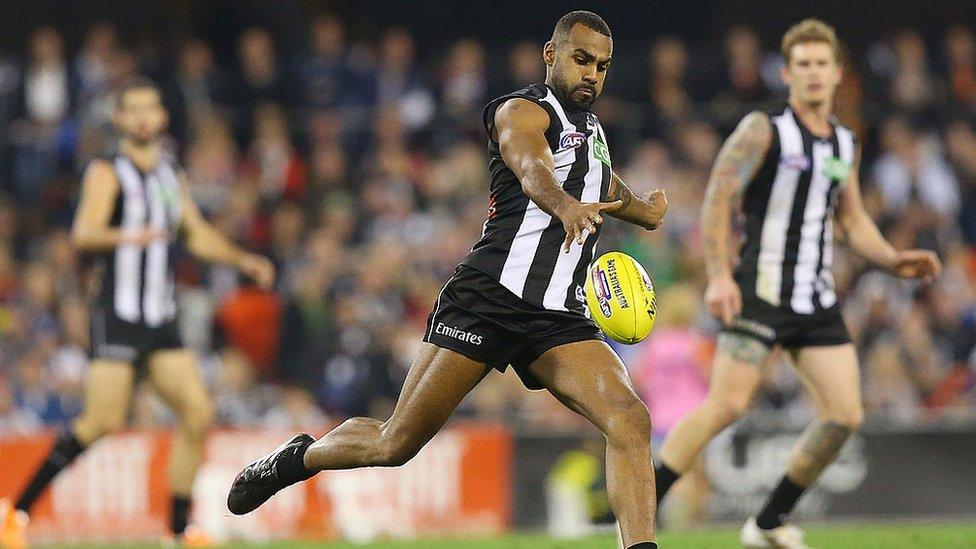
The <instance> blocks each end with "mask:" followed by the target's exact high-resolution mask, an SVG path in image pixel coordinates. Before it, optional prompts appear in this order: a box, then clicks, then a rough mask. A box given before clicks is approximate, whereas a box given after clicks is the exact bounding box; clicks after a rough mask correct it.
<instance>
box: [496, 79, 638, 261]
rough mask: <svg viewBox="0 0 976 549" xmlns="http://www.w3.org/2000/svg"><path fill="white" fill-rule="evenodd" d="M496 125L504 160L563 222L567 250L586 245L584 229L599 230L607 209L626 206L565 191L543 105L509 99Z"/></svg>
mask: <svg viewBox="0 0 976 549" xmlns="http://www.w3.org/2000/svg"><path fill="white" fill-rule="evenodd" d="M495 128H496V131H497V132H498V136H497V138H498V145H499V148H500V150H501V154H502V159H503V160H504V161H505V165H506V166H508V167H509V168H510V169H511V170H512V172H513V173H514V174H515V175H516V177H518V179H519V181H520V182H521V184H522V189H523V190H524V191H525V194H526V196H528V197H529V198H530V199H531V200H532V201H533V202H535V203H536V204H538V205H539V207H540V208H542V210H543V211H545V212H546V213H548V214H549V215H552V216H555V217H557V218H559V220H560V221H562V222H563V228H564V229H565V230H566V242H565V243H564V249H565V250H566V251H569V247H570V245H571V244H572V242H573V240H575V241H576V243H577V244H580V245H582V244H583V240H584V239H585V235H584V232H587V231H588V232H590V233H593V232H596V226H597V225H599V224H600V223H603V215H602V213H603V212H607V213H610V212H612V211H614V210H616V209H617V208H619V207H620V206H621V205H622V203H621V202H620V201H619V200H618V201H614V202H598V203H594V204H583V203H581V202H579V201H578V200H576V199H575V198H573V197H571V196H569V195H568V194H566V192H565V191H563V189H562V186H561V185H560V184H559V180H558V179H556V174H555V171H554V170H555V162H554V161H553V158H552V151H550V150H549V144H548V142H547V141H546V136H545V133H546V130H547V129H548V128H549V115H548V114H547V113H546V111H545V110H544V109H543V108H542V107H540V106H538V105H536V104H534V103H532V102H531V101H528V100H526V99H517V98H516V99H511V100H509V101H506V102H505V103H504V104H503V105H501V106H500V107H498V110H497V111H496V112H495Z"/></svg>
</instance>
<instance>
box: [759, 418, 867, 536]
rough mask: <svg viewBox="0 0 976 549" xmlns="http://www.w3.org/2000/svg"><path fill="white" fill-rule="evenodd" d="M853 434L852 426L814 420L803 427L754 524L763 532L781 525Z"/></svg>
mask: <svg viewBox="0 0 976 549" xmlns="http://www.w3.org/2000/svg"><path fill="white" fill-rule="evenodd" d="M853 432H854V428H853V427H851V426H849V425H843V424H840V423H836V422H833V421H823V420H818V421H815V422H814V423H812V424H811V425H810V426H809V427H807V429H806V431H804V432H803V434H802V435H801V436H800V440H799V441H798V442H797V445H796V448H795V449H794V450H793V455H792V456H791V458H790V463H789V466H788V468H787V470H786V475H785V476H784V477H783V479H782V480H781V481H780V483H779V485H777V487H776V489H775V490H774V491H773V493H772V494H770V496H769V499H768V500H767V501H766V505H765V506H764V507H763V509H762V510H761V511H760V512H759V515H757V516H756V524H757V525H758V526H759V527H760V528H762V529H764V530H770V529H773V528H776V527H778V526H781V525H782V524H783V518H784V517H786V516H787V515H789V514H790V512H792V511H793V508H794V507H796V503H797V501H799V499H800V496H802V495H803V493H804V492H805V491H806V489H807V488H809V487H810V485H812V484H813V483H814V481H816V480H817V477H819V476H820V473H822V472H823V470H824V469H825V468H826V467H827V466H828V465H830V464H831V463H832V462H833V461H834V459H836V458H837V454H839V453H840V450H841V448H842V447H843V446H844V443H845V442H847V439H848V438H850V436H851V434H852V433H853Z"/></svg>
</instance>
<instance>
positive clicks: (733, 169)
mask: <svg viewBox="0 0 976 549" xmlns="http://www.w3.org/2000/svg"><path fill="white" fill-rule="evenodd" d="M838 50H839V46H838V42H837V37H836V35H835V33H834V29H833V28H831V27H830V26H828V25H827V24H826V23H824V22H822V21H818V20H815V19H808V20H805V21H803V22H801V23H799V24H797V25H795V26H793V27H792V28H790V29H789V30H788V31H787V32H786V34H785V36H783V41H782V53H783V56H784V58H785V61H786V66H785V68H784V69H783V73H782V75H783V80H784V81H785V82H786V84H787V86H788V87H789V103H788V105H787V106H786V107H785V108H784V109H780V110H778V111H777V112H775V113H771V114H766V113H762V112H753V113H750V114H749V115H747V116H746V117H745V118H744V119H743V120H742V122H741V123H740V124H739V126H738V128H736V130H735V132H734V133H733V134H732V135H731V136H730V137H729V139H728V140H727V141H726V142H725V145H724V146H723V147H722V150H721V151H720V152H719V156H718V158H717V159H716V161H715V166H714V168H713V169H712V174H711V179H710V181H709V184H708V191H707V194H706V197H705V203H704V205H703V207H702V234H703V239H704V246H705V259H706V264H707V269H708V290H707V291H706V294H705V301H706V302H707V305H708V308H709V311H710V312H711V313H712V314H713V315H714V316H716V317H718V318H719V319H720V320H721V321H722V324H723V326H724V328H723V331H722V333H721V335H719V338H718V350H717V355H716V358H715V364H714V367H713V370H712V377H711V384H710V389H709V394H708V397H707V398H706V400H705V402H704V403H703V404H702V405H701V406H699V407H698V408H697V409H695V410H694V411H692V412H690V413H689V414H688V415H687V416H685V418H684V419H682V420H681V422H680V423H678V425H677V426H676V427H675V429H674V430H673V431H672V432H671V433H670V434H669V436H668V437H667V438H666V440H665V442H664V445H663V446H662V448H661V451H660V458H661V462H662V463H661V465H659V466H658V467H657V469H656V476H657V493H658V499H660V498H661V497H663V496H664V494H665V493H666V492H667V491H668V489H669V488H670V487H671V485H672V484H673V483H674V481H675V480H676V479H677V478H678V477H679V476H680V475H681V474H682V473H684V472H685V471H687V470H688V468H689V467H691V466H692V465H693V464H694V462H695V459H696V457H697V456H698V454H699V453H700V452H701V451H702V449H703V448H704V447H705V445H706V444H707V443H708V442H709V441H710V440H711V439H712V438H714V437H715V435H717V434H718V433H719V432H720V431H721V430H723V429H724V428H725V427H727V426H728V425H730V424H731V423H733V422H734V421H735V420H736V419H737V418H739V416H741V415H742V414H743V413H744V412H745V410H746V408H747V407H748V406H749V402H750V400H751V399H752V396H753V393H754V391H755V389H756V386H757V384H758V382H759V378H760V371H761V369H762V368H763V367H764V366H765V365H766V363H767V359H768V358H769V355H770V351H771V350H772V349H773V347H776V346H780V347H782V348H783V349H784V350H786V351H787V352H788V354H789V355H790V357H791V358H792V361H793V364H794V367H795V369H796V373H797V375H798V377H799V378H800V380H801V381H802V383H803V385H804V387H805V388H806V390H807V391H808V392H809V394H810V396H811V398H812V400H813V402H814V404H815V406H816V409H817V419H816V420H815V421H814V422H813V423H812V424H811V425H810V426H809V427H808V428H807V430H806V431H804V433H803V435H802V436H801V437H800V440H799V442H798V443H797V445H796V447H795V449H794V451H793V454H792V456H791V458H790V461H789V464H788V466H787V470H786V474H785V476H784V477H783V479H782V481H781V482H780V483H779V485H778V486H777V487H776V489H775V490H774V491H773V493H772V494H771V495H770V496H769V499H768V500H767V502H766V504H765V506H764V507H763V508H762V510H761V511H760V512H759V514H758V515H757V516H756V517H753V518H750V519H749V521H748V522H747V523H746V525H745V526H744V527H743V529H742V533H741V541H742V543H743V545H745V546H747V547H787V548H802V547H806V545H805V544H804V543H803V539H802V538H803V534H802V531H801V530H800V529H799V528H797V527H795V526H792V525H784V523H783V519H784V517H786V516H787V515H788V514H789V513H790V512H791V511H792V510H793V508H794V506H795V505H796V502H797V500H798V499H799V498H800V496H801V495H802V494H803V492H804V491H805V490H806V489H807V488H808V487H809V486H810V485H811V484H813V482H814V481H815V480H816V479H817V477H818V476H819V475H820V473H821V471H823V469H824V468H825V467H827V465H829V464H830V463H831V462H832V461H833V460H834V459H835V458H836V457H837V454H838V452H839V451H840V449H841V447H842V446H843V445H844V442H845V441H846V440H847V439H848V437H850V436H851V433H853V432H854V431H856V430H857V429H858V427H859V426H860V425H861V421H862V417H863V408H862V405H861V383H860V372H859V369H858V363H857V353H856V351H855V349H854V345H853V344H852V343H851V338H850V335H849V334H848V332H847V328H846V326H845V325H844V319H843V318H842V317H841V311H840V307H839V305H838V303H837V296H836V294H835V293H834V281H833V277H832V275H831V272H830V265H831V255H832V253H831V248H832V243H833V238H834V231H833V223H834V220H836V222H837V224H838V225H839V226H840V228H841V229H842V231H841V232H842V234H844V235H846V240H847V245H848V246H849V247H850V249H851V250H852V251H853V252H854V253H855V254H857V255H859V256H861V257H862V258H864V259H866V260H867V261H869V262H870V263H871V264H873V265H875V266H877V267H880V268H882V269H885V270H886V271H888V272H890V273H892V274H894V275H896V276H900V277H903V278H916V279H922V280H925V281H931V280H932V279H934V278H935V277H937V276H938V275H939V272H940V270H941V264H940V262H939V259H938V258H937V257H936V255H935V254H934V253H933V252H931V251H928V250H906V251H898V250H895V249H894V248H893V247H892V246H891V245H890V244H889V243H888V242H887V241H885V239H884V237H883V236H882V235H881V233H880V232H879V231H878V229H877V227H876V226H875V224H874V222H873V221H872V220H871V218H870V217H869V216H868V214H867V212H865V210H864V206H863V205H862V203H861V191H860V183H859V180H858V174H857V172H858V164H859V156H860V155H859V152H858V150H857V146H856V143H855V138H854V134H853V132H851V130H849V129H847V128H845V127H844V126H842V125H840V124H839V123H838V122H837V120H836V119H835V118H834V117H833V116H832V115H831V110H832V101H833V96H834V91H835V90H836V88H837V85H838V84H839V83H840V79H841V67H840V60H839V51H838ZM736 200H741V205H742V210H743V213H744V214H745V240H744V243H743V246H742V249H741V251H740V252H739V257H738V265H737V266H735V270H734V274H733V261H732V260H733V254H732V242H731V234H730V233H731V227H730V219H729V216H730V210H731V208H732V206H733V202H734V201H736Z"/></svg>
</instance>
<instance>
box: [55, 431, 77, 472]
mask: <svg viewBox="0 0 976 549" xmlns="http://www.w3.org/2000/svg"><path fill="white" fill-rule="evenodd" d="M84 451H85V446H84V445H83V444H82V443H81V441H79V440H78V437H76V436H75V434H74V433H73V432H72V431H71V430H70V429H69V430H66V431H64V432H62V433H61V435H60V436H59V437H58V439H57V440H56V441H55V442H54V447H53V448H51V456H50V458H49V459H50V461H51V463H52V464H54V465H55V466H57V467H62V468H63V467H67V466H68V465H70V464H71V462H72V461H74V460H75V458H76V457H78V456H79V455H80V454H81V453H82V452H84Z"/></svg>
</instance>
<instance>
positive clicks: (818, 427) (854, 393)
mask: <svg viewBox="0 0 976 549" xmlns="http://www.w3.org/2000/svg"><path fill="white" fill-rule="evenodd" d="M792 356H793V362H794V364H795V366H796V372H797V375H798V376H799V378H800V380H801V381H802V382H803V385H804V386H805V387H806V389H807V391H809V393H810V396H811V397H812V399H813V402H814V404H815V405H816V407H817V419H816V420H815V421H814V422H813V423H812V424H810V426H809V427H807V429H806V430H805V431H804V432H803V434H802V435H801V436H800V439H799V441H797V444H796V447H795V448H794V449H793V454H792V455H791V456H790V461H789V465H787V468H786V474H785V475H784V476H783V479H782V480H781V481H780V483H779V485H777V487H776V489H775V490H774V491H773V493H772V494H770V496H769V499H768V500H767V501H766V505H765V506H764V507H763V508H762V510H761V511H760V512H759V514H758V515H756V517H755V518H754V519H750V520H749V522H747V523H746V525H745V527H743V529H742V535H741V538H742V543H743V545H745V546H746V547H786V548H788V549H794V548H795V549H799V548H804V547H806V545H805V544H804V543H803V541H802V538H803V535H802V532H801V531H800V529H799V528H796V527H795V526H792V525H784V524H783V519H784V518H785V517H786V516H787V515H789V513H790V512H791V511H792V510H793V508H794V507H795V506H796V502H797V501H798V500H799V499H800V496H802V495H803V493H804V491H806V489H807V488H809V487H810V486H811V485H812V484H813V483H814V481H816V480H817V478H818V477H819V476H820V473H821V472H823V470H824V469H825V468H826V467H827V466H828V465H830V464H831V463H832V462H833V461H834V459H836V458H837V454H838V453H840V450H841V448H842V447H843V446H844V443H845V442H847V439H848V438H850V436H851V434H853V433H854V432H855V431H857V429H858V428H859V427H860V426H861V422H862V421H863V417H864V408H863V405H862V403H861V377H860V370H859V369H858V364H857V353H856V351H855V349H854V346H853V345H852V344H844V345H832V346H823V347H804V348H800V349H797V350H795V351H792Z"/></svg>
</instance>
